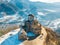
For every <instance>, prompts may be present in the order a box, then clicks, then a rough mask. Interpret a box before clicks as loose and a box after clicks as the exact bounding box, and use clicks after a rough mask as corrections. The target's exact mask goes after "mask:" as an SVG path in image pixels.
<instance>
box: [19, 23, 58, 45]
mask: <svg viewBox="0 0 60 45" xmlns="http://www.w3.org/2000/svg"><path fill="white" fill-rule="evenodd" d="M32 27H33V30H31V32H33V33H34V34H35V35H36V37H35V38H34V39H32V40H29V37H28V36H27V32H25V31H24V30H23V31H24V32H23V33H24V34H23V33H22V34H23V35H22V34H21V35H20V39H25V41H23V44H24V45H58V38H57V35H56V33H55V32H53V31H52V29H50V28H48V27H44V26H42V25H41V24H38V23H37V25H32ZM21 36H23V37H22V38H21ZM31 38H32V37H31ZM31 38H30V39H31Z"/></svg>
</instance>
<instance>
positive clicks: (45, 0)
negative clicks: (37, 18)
mask: <svg viewBox="0 0 60 45" xmlns="http://www.w3.org/2000/svg"><path fill="white" fill-rule="evenodd" d="M30 1H32V2H37V1H40V2H45V3H54V2H60V0H30Z"/></svg>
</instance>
